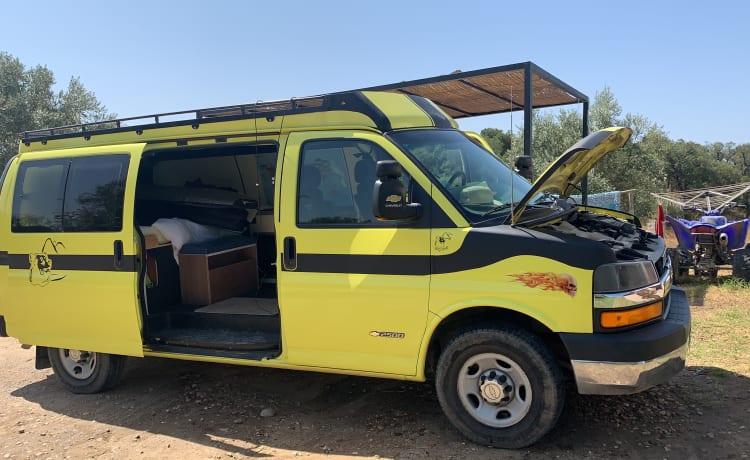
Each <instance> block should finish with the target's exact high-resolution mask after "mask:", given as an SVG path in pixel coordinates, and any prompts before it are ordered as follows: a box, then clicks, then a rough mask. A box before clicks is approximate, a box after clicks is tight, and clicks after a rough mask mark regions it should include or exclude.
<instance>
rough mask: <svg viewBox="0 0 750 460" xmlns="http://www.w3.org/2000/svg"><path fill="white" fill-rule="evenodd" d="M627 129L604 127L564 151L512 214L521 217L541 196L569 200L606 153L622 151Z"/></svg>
mask: <svg viewBox="0 0 750 460" xmlns="http://www.w3.org/2000/svg"><path fill="white" fill-rule="evenodd" d="M632 133H633V131H632V130H631V129H630V128H606V129H602V130H600V131H597V132H595V133H592V134H589V135H588V136H586V137H584V138H583V139H581V140H580V141H578V142H576V144H575V145H574V146H573V147H571V148H569V149H568V150H566V151H565V153H563V154H562V155H560V157H559V158H558V159H557V160H555V161H554V162H552V164H550V165H549V167H548V168H547V169H546V170H545V171H544V173H542V175H541V176H539V178H538V179H537V180H536V181H535V182H534V185H532V186H531V189H530V190H529V192H528V193H527V194H526V195H524V197H523V198H522V199H521V201H519V202H518V204H517V206H516V208H515V210H514V212H513V214H514V216H515V217H516V218H518V216H520V215H521V213H522V212H523V210H524V209H525V208H526V205H527V204H528V203H529V201H530V200H531V199H532V198H534V197H535V196H537V195H538V194H540V193H550V194H553V195H559V196H560V198H568V196H570V195H571V194H572V193H573V192H575V191H576V187H575V186H576V185H578V183H579V182H581V181H582V180H583V178H584V176H586V174H587V173H588V172H589V170H591V168H593V167H594V165H595V164H596V163H598V162H599V160H601V159H602V158H604V156H605V155H606V154H608V153H609V152H612V151H614V150H617V149H619V148H621V147H622V146H623V145H625V143H626V142H627V141H628V139H630V135H631V134H632Z"/></svg>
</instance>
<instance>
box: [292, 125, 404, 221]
mask: <svg viewBox="0 0 750 460" xmlns="http://www.w3.org/2000/svg"><path fill="white" fill-rule="evenodd" d="M392 159H393V158H392V157H391V156H390V155H388V153H386V152H385V150H383V149H382V148H381V147H379V146H377V145H375V144H372V143H370V142H363V141H353V140H343V139H342V140H326V141H312V142H307V143H305V144H304V146H303V149H302V164H301V167H300V177H299V188H298V208H297V222H298V223H300V224H386V225H387V224H388V222H380V221H378V220H377V219H375V216H373V214H372V191H373V186H374V184H375V165H376V163H377V162H378V161H381V160H392ZM401 180H402V181H403V182H404V184H405V185H408V183H409V178H408V177H407V175H406V173H404V175H403V176H402V177H401ZM406 188H407V190H408V187H406Z"/></svg>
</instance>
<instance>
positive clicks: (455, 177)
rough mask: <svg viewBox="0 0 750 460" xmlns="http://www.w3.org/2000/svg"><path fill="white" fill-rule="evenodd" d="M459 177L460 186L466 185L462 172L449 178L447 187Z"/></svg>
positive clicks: (455, 173) (464, 175)
mask: <svg viewBox="0 0 750 460" xmlns="http://www.w3.org/2000/svg"><path fill="white" fill-rule="evenodd" d="M459 177H460V178H461V185H462V186H464V185H466V174H464V173H463V172H462V171H456V172H454V173H453V175H452V176H451V178H450V179H448V183H447V185H448V186H450V185H451V184H453V181H454V180H456V179H458V178H459Z"/></svg>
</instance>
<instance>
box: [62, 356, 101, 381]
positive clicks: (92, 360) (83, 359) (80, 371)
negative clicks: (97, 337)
mask: <svg viewBox="0 0 750 460" xmlns="http://www.w3.org/2000/svg"><path fill="white" fill-rule="evenodd" d="M60 361H61V362H62V365H63V369H64V370H65V372H66V373H67V374H68V375H70V376H71V377H73V378H75V379H78V380H86V379H87V378H89V377H91V376H92V375H93V374H94V371H95V370H96V363H97V359H96V353H93V352H90V351H83V350H67V349H60Z"/></svg>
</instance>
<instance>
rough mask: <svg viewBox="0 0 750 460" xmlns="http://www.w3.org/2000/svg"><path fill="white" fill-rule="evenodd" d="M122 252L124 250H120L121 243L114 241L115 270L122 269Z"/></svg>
mask: <svg viewBox="0 0 750 460" xmlns="http://www.w3.org/2000/svg"><path fill="white" fill-rule="evenodd" d="M123 252H124V250H123V248H122V241H121V240H115V268H116V269H120V268H122V261H123V259H124V257H123Z"/></svg>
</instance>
